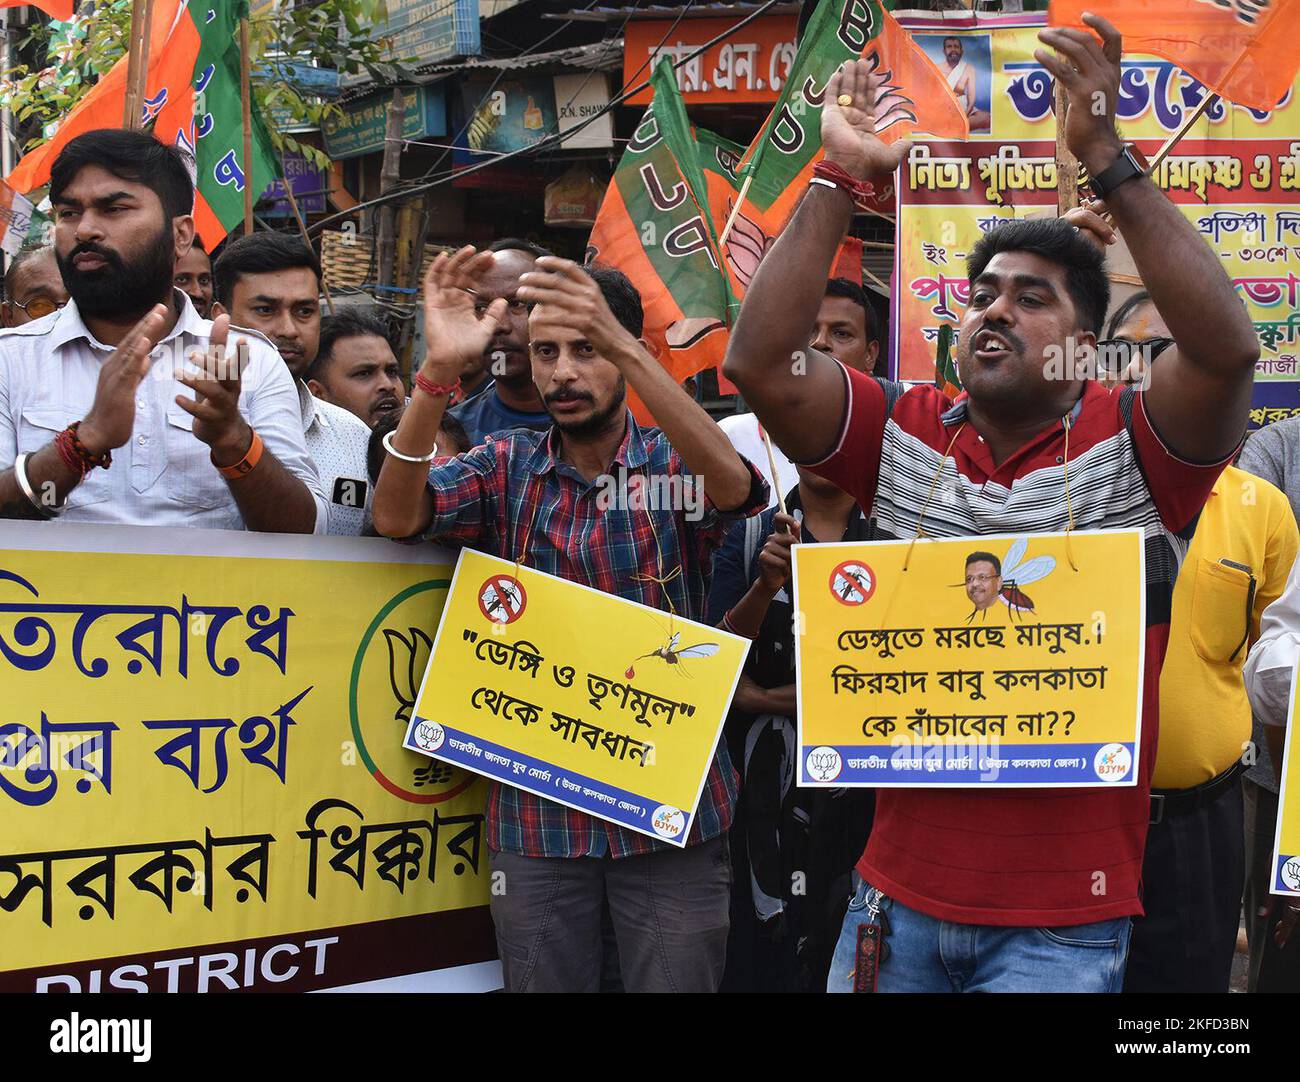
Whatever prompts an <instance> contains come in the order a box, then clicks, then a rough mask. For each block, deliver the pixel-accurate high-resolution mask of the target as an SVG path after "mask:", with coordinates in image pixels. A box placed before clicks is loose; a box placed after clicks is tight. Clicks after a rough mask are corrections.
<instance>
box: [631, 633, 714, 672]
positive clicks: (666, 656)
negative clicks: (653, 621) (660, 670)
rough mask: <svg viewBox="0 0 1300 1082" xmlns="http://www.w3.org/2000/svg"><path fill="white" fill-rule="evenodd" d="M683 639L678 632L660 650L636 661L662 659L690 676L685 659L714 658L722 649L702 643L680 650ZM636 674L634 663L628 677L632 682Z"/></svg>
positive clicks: (711, 643)
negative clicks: (653, 658) (684, 662)
mask: <svg viewBox="0 0 1300 1082" xmlns="http://www.w3.org/2000/svg"><path fill="white" fill-rule="evenodd" d="M681 639H682V634H681V632H680V631H678V632H676V633H675V634H674V635H673V636H672V637H671V638H670V639H669V640H668V643H667V645H665V646H661V647H659V649H658V650H651V651H650V653H648V654H642V655H641V657H638V658H637V659H636V661H640V660H641V658H647V657H657V658H662V659H663V660H664V661H665V662H666V663H667V664H669V665H677V666H681V667H679V668H678V670H677V671H678V672H680V673H682V674H683V675H686V676H689V675H690V674H689V673H688V672H687V671H686V669H685V667H684V666H682V660H683V659H686V658H697V657H712V656H713V655H714V654H716V653H717V652H718V650H719V649H721V647H719V646H718V644H717V643H716V642H701V643H697V644H696V645H695V646H683V647H680V648H679V647H678V645H677V644H678V643H679V642H681ZM635 673H636V669H635V662H634V663H633V664H632V665H629V666H628V668H627V673H626V675H627V677H628V679H629V680H630V679H631V678H632V677H633V676H634V675H635Z"/></svg>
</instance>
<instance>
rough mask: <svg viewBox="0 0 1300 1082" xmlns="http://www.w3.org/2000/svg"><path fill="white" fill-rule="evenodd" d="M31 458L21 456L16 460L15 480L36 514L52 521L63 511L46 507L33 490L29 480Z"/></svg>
mask: <svg viewBox="0 0 1300 1082" xmlns="http://www.w3.org/2000/svg"><path fill="white" fill-rule="evenodd" d="M29 458H31V455H29V454H21V455H19V456H18V457H17V458H15V459H14V478H15V479H16V480H17V481H18V487H19V488H21V489H22V490H23V495H24V496H26V497H27V502H28V503H30V504H31V505H32V506H33V507H34V508H36V513H37V514H38V515H40V516H41V518H45V519H50V518H54V517H56V516H57V515H58V513H59V512H60V511H61V510H62V508H60V507H46V506H45V505H44V504H43V503H42V502H41V501H40V500H39V499H38V498H37V496H36V493H35V491H34V490H33V489H32V483H31V481H30V480H28V478H27V460H28V459H29Z"/></svg>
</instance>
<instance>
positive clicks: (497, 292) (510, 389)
mask: <svg viewBox="0 0 1300 1082" xmlns="http://www.w3.org/2000/svg"><path fill="white" fill-rule="evenodd" d="M489 251H491V253H492V263H491V267H490V269H489V271H488V272H487V273H486V274H484V275H483V277H482V280H481V281H480V282H479V283H478V285H477V287H476V288H477V290H478V295H477V298H476V300H475V302H474V311H475V312H476V313H477V314H478V315H479V316H480V318H482V317H483V316H484V315H485V313H486V312H487V310H488V306H489V305H491V304H492V303H493V302H494V301H496V300H498V299H504V300H505V302H506V315H505V319H503V320H502V321H501V322H500V323H499V324H498V325H497V328H496V331H495V333H494V334H493V335H492V338H491V340H490V341H489V342H488V344H487V347H486V348H485V349H484V351H483V367H482V369H481V371H482V372H483V373H484V384H483V385H482V386H481V387H480V388H479V389H478V390H477V392H476V393H472V394H471V395H470V397H469V398H468V399H462V400H461V403H460V404H459V405H457V406H456V407H454V408H453V409H452V411H451V412H452V415H453V416H454V417H455V418H456V420H458V421H459V422H460V423H461V424H463V425H464V426H465V431H466V432H468V433H469V438H470V442H471V443H473V444H476V445H477V444H480V443H482V442H483V441H484V440H485V439H487V437H488V436H492V435H495V434H496V433H498V432H504V431H506V430H507V429H510V428H531V429H534V430H535V431H538V432H542V431H545V430H546V429H548V428H550V427H551V416H550V414H549V413H547V412H546V410H545V409H544V408H543V406H542V400H541V398H540V397H539V396H538V393H537V388H536V387H535V386H534V385H533V369H532V363H531V361H530V360H529V357H528V305H527V304H526V303H524V301H523V300H521V299H520V297H519V279H520V277H521V276H522V275H524V274H527V273H528V272H529V271H530V270H532V269H533V266H534V264H535V263H536V261H537V259H538V257H540V256H546V255H550V253H549V252H548V251H547V250H546V249H545V248H539V247H538V246H537V245H535V244H529V243H528V242H527V241H525V240H517V239H515V238H514V237H507V238H506V239H504V240H499V241H497V242H496V243H495V244H493V245H492V247H491V248H490V249H489ZM428 333H429V332H428V330H427V329H426V330H425V338H426V340H427V339H428ZM473 360H474V359H473V358H472V357H471V358H469V359H468V360H467V361H466V365H467V366H470V367H472V364H473ZM461 379H462V384H463V380H464V375H463V373H462V376H461ZM488 380H491V382H490V383H489V382H487V381H488Z"/></svg>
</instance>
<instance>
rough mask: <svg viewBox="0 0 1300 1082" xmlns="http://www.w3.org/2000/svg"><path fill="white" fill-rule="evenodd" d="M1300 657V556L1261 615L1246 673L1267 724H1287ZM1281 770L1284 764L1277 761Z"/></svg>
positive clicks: (1252, 696) (1255, 704) (1256, 706)
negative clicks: (1276, 596) (1293, 676)
mask: <svg viewBox="0 0 1300 1082" xmlns="http://www.w3.org/2000/svg"><path fill="white" fill-rule="evenodd" d="M1297 658H1300V560H1297V561H1296V562H1295V563H1294V564H1293V565H1292V566H1291V574H1290V575H1289V576H1287V580H1286V589H1285V590H1283V591H1282V596H1281V597H1279V598H1278V599H1277V600H1276V601H1274V602H1273V604H1271V605H1270V606H1269V607H1268V608H1266V609H1265V610H1264V615H1263V616H1261V617H1260V618H1259V638H1258V639H1257V640H1256V642H1255V645H1254V646H1252V647H1251V648H1250V654H1249V655H1248V656H1247V658H1246V666H1245V668H1244V669H1243V670H1242V674H1243V676H1244V677H1245V681H1246V697H1247V698H1248V699H1250V706H1251V709H1252V710H1253V711H1254V712H1255V717H1257V718H1259V720H1260V721H1262V722H1263V723H1264V724H1265V725H1285V724H1286V723H1287V715H1288V714H1289V713H1290V710H1291V680H1292V675H1293V674H1294V673H1295V665H1296V659H1297ZM1277 770H1278V773H1279V774H1281V772H1282V768H1281V765H1280V764H1278V765H1277Z"/></svg>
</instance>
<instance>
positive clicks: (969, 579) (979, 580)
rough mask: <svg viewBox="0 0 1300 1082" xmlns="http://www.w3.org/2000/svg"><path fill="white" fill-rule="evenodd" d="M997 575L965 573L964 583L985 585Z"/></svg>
mask: <svg viewBox="0 0 1300 1082" xmlns="http://www.w3.org/2000/svg"><path fill="white" fill-rule="evenodd" d="M997 577H998V576H997V575H967V576H966V585H967V586H987V585H988V584H989V583H990V582H992V581H993V580H994V579H995V578H997Z"/></svg>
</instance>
